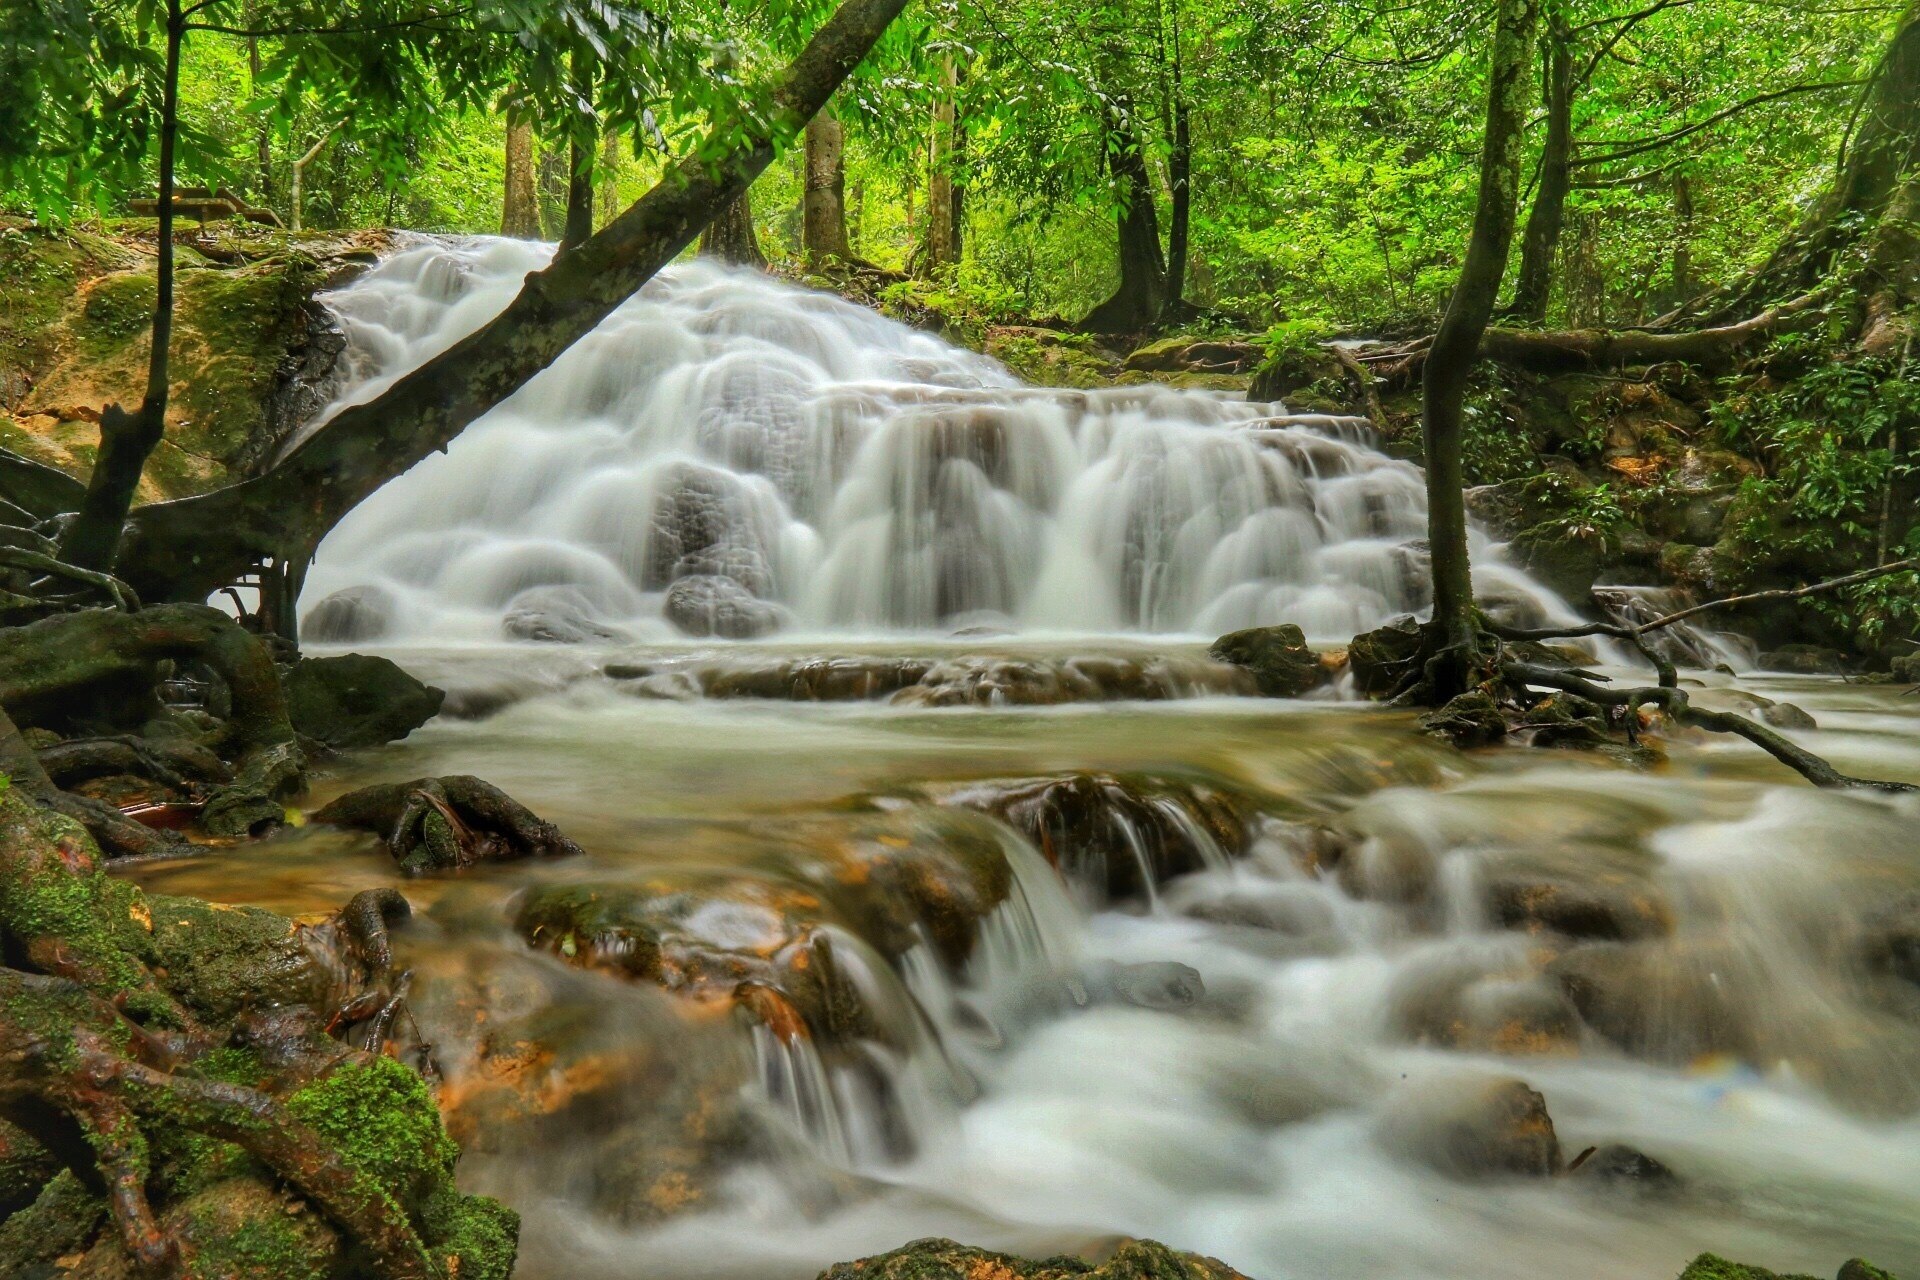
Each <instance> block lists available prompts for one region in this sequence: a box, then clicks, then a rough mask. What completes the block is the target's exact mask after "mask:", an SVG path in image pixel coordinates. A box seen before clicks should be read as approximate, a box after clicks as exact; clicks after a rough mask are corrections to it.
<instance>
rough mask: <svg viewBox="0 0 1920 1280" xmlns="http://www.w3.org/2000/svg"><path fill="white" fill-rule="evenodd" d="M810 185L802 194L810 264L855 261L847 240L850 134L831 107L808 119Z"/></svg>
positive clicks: (802, 241)
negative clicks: (847, 161) (834, 115)
mask: <svg viewBox="0 0 1920 1280" xmlns="http://www.w3.org/2000/svg"><path fill="white" fill-rule="evenodd" d="M805 167H806V189H805V191H804V192H803V193H802V196H801V207H800V247H801V249H802V251H803V252H805V254H806V258H807V265H809V266H812V267H819V266H823V265H825V264H827V263H829V262H836V261H837V262H851V261H852V260H853V247H852V245H851V244H849V243H848V240H847V200H846V191H847V166H846V135H845V131H844V130H843V129H842V128H841V125H840V122H839V121H838V120H836V119H834V118H833V114H832V113H831V112H830V111H822V112H821V113H820V114H819V115H817V116H815V117H814V118H813V119H812V120H810V121H808V122H807V134H806V166H805Z"/></svg>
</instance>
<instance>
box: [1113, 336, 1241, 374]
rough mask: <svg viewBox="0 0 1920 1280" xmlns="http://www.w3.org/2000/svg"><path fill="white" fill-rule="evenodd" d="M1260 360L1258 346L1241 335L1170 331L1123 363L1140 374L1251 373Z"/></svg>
mask: <svg viewBox="0 0 1920 1280" xmlns="http://www.w3.org/2000/svg"><path fill="white" fill-rule="evenodd" d="M1261 361H1262V353H1261V350H1260V348H1259V347H1258V346H1257V345H1255V344H1254V343H1252V342H1249V341H1247V340H1245V339H1243V338H1213V337H1195V336H1194V335H1193V334H1174V335H1173V336H1172V337H1167V338H1160V339H1157V340H1156V341H1153V342H1149V343H1147V344H1146V345H1145V346H1142V347H1136V348H1135V349H1134V350H1133V351H1131V352H1129V353H1128V354H1127V358H1126V360H1125V361H1124V362H1123V366H1124V367H1125V368H1126V369H1129V370H1133V371H1137V372H1141V373H1214V374H1245V373H1252V372H1253V370H1254V368H1255V367H1256V366H1257V365H1259V364H1260V363H1261Z"/></svg>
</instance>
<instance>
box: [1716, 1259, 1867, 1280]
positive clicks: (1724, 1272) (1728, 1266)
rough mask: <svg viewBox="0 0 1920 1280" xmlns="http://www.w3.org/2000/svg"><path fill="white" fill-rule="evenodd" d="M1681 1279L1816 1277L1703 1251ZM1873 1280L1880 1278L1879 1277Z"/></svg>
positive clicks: (1853, 1278)
mask: <svg viewBox="0 0 1920 1280" xmlns="http://www.w3.org/2000/svg"><path fill="white" fill-rule="evenodd" d="M1840 1270H1841V1280H1867V1278H1866V1277H1856V1276H1849V1275H1847V1274H1846V1268H1845V1267H1842V1268H1841V1269H1840ZM1871 1270H1873V1271H1875V1272H1879V1275H1880V1276H1885V1275H1886V1273H1885V1272H1883V1271H1880V1269H1879V1268H1878V1267H1873V1268H1871ZM1680 1280H1814V1277H1812V1276H1808V1275H1802V1274H1800V1273H1798V1272H1794V1273H1789V1274H1787V1275H1781V1274H1780V1273H1779V1272H1777V1271H1769V1270H1767V1269H1766V1268H1765V1267H1751V1266H1748V1265H1747V1264H1746V1263H1743V1262H1729V1261H1727V1260H1726V1259H1725V1258H1723V1257H1721V1256H1720V1255H1718V1254H1714V1253H1703V1254H1701V1255H1700V1256H1699V1257H1697V1258H1695V1259H1694V1260H1693V1261H1692V1262H1689V1263H1688V1264H1687V1269H1686V1270H1685V1271H1682V1272H1681V1273H1680ZM1873 1280H1879V1277H1878V1276H1876V1277H1874V1278H1873ZM1889 1280H1890V1278H1889Z"/></svg>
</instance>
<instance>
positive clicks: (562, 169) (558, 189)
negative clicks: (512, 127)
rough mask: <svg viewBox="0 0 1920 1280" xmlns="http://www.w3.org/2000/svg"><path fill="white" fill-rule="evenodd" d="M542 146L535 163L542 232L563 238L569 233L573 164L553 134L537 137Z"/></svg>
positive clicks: (554, 238) (535, 180)
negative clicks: (546, 136) (569, 162)
mask: <svg viewBox="0 0 1920 1280" xmlns="http://www.w3.org/2000/svg"><path fill="white" fill-rule="evenodd" d="M536 141H537V142H538V144H539V148H540V159H539V161H538V162H537V163H535V165H534V167H533V173H534V185H535V189H536V192H537V197H536V199H535V202H534V203H535V204H536V205H537V206H538V208H539V216H540V234H541V236H542V237H543V238H545V239H548V240H555V241H557V240H559V239H561V238H562V237H563V236H565V235H566V233H567V184H568V181H569V177H568V175H569V172H570V169H569V165H568V158H567V152H566V149H565V147H564V146H563V144H562V143H560V142H558V141H556V140H553V139H550V138H538V137H537V138H536Z"/></svg>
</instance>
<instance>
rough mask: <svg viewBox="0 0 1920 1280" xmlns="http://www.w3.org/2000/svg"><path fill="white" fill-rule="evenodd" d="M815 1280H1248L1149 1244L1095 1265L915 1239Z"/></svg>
mask: <svg viewBox="0 0 1920 1280" xmlns="http://www.w3.org/2000/svg"><path fill="white" fill-rule="evenodd" d="M819 1280H1246V1277H1245V1276H1243V1275H1241V1274H1240V1273H1239V1272H1238V1271H1235V1270H1234V1269H1233V1268H1232V1267H1230V1266H1228V1265H1227V1264H1226V1263H1224V1262H1221V1261H1220V1260H1219V1259H1217V1258H1209V1257H1205V1256H1203V1255H1201V1254H1197V1253H1177V1252H1175V1251H1174V1250H1172V1249H1169V1248H1167V1246H1165V1245H1163V1244H1160V1243H1158V1242H1157V1241H1153V1240H1129V1241H1127V1242H1126V1243H1124V1244H1122V1245H1121V1246H1120V1247H1119V1248H1118V1249H1116V1250H1115V1251H1114V1253H1113V1256H1112V1257H1110V1258H1108V1259H1107V1260H1106V1261H1104V1262H1102V1263H1099V1264H1098V1265H1095V1264H1094V1263H1091V1262H1086V1261H1083V1260H1082V1259H1080V1258H1075V1257H1055V1258H1046V1259H1043V1260H1039V1261H1035V1260H1033V1259H1030V1258H1018V1257H1014V1256H1013V1255H1011V1254H1005V1253H993V1252H991V1251H989V1250H986V1249H975V1248H972V1247H970V1246H968V1245H963V1244H956V1243H955V1242H954V1241H952V1240H942V1239H926V1240H915V1241H914V1242H913V1243H912V1244H908V1245H903V1246H902V1247H900V1248H898V1249H895V1250H894V1251H893V1252H891V1253H882V1254H876V1255H874V1256H873V1257H871V1258H861V1259H859V1260H857V1261H854V1262H840V1263H835V1264H834V1265H833V1266H831V1267H829V1268H827V1269H826V1270H825V1271H823V1272H821V1273H820V1276H819Z"/></svg>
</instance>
